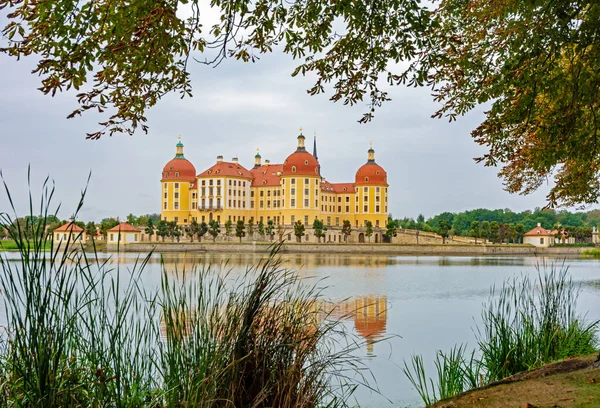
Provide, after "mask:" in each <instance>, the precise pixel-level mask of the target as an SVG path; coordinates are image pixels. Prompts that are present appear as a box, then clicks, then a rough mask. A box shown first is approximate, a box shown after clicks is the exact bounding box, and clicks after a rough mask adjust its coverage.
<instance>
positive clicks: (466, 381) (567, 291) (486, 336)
mask: <svg viewBox="0 0 600 408" xmlns="http://www.w3.org/2000/svg"><path fill="white" fill-rule="evenodd" d="M536 268H537V278H536V279H534V280H532V279H530V278H529V277H528V276H526V275H524V276H521V277H520V278H515V279H512V280H509V281H507V282H505V283H504V284H503V285H502V287H501V288H500V289H496V288H492V290H491V292H490V296H489V300H488V302H487V303H486V304H485V305H484V308H483V312H482V325H481V326H480V327H478V328H477V329H476V335H477V345H478V350H477V351H472V352H471V353H468V352H467V351H466V347H464V346H455V347H454V348H453V349H452V350H451V351H450V352H449V353H448V354H444V353H442V352H439V351H438V353H437V355H436V360H435V367H436V371H437V380H436V381H435V382H434V380H432V379H431V378H428V377H427V375H426V372H425V368H424V364H423V359H422V357H421V356H419V355H416V356H412V357H411V364H410V365H409V364H408V363H407V362H406V361H405V362H404V370H403V371H404V373H405V375H406V376H407V377H408V379H409V381H410V382H411V383H412V384H413V386H414V387H415V389H416V390H417V392H418V393H419V395H420V396H421V399H422V400H423V402H424V403H425V405H431V404H433V403H435V402H437V401H439V400H443V399H446V398H450V397H452V396H454V395H457V394H459V393H461V392H464V391H467V390H469V389H472V388H475V387H478V386H482V385H486V384H489V383H491V382H494V381H499V380H502V379H504V378H506V377H509V376H511V375H514V374H517V373H519V372H523V371H527V370H531V369H533V368H537V367H539V366H541V365H543V364H547V363H549V362H553V361H557V360H561V359H564V358H567V357H570V356H577V355H585V354H590V353H593V352H594V351H595V350H596V348H597V346H598V339H597V331H598V325H599V323H600V322H599V321H593V322H588V321H586V319H585V318H584V317H582V316H579V315H577V313H576V305H577V298H578V296H579V292H580V287H579V286H578V285H576V284H575V283H574V282H573V281H572V279H571V278H570V276H569V272H568V269H569V268H568V266H566V265H565V263H564V262H563V263H560V264H557V263H551V264H546V263H543V264H542V265H538V266H537V267H536ZM476 356H477V357H476Z"/></svg>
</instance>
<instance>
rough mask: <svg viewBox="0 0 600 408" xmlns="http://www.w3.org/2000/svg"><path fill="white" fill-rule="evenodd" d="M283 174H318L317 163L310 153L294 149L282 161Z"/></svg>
mask: <svg viewBox="0 0 600 408" xmlns="http://www.w3.org/2000/svg"><path fill="white" fill-rule="evenodd" d="M292 170H295V171H292ZM283 174H285V175H286V176H291V175H298V176H318V175H319V163H318V162H317V159H315V156H313V155H312V154H310V153H308V152H306V151H295V152H294V153H292V154H290V155H289V156H288V157H287V159H285V161H284V162H283Z"/></svg>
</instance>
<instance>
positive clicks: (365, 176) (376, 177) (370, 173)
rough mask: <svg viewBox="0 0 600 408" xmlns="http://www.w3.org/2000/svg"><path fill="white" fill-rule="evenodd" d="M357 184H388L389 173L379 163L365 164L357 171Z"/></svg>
mask: <svg viewBox="0 0 600 408" xmlns="http://www.w3.org/2000/svg"><path fill="white" fill-rule="evenodd" d="M355 184H357V185H358V184H362V185H367V184H369V185H373V184H378V185H386V186H387V185H388V183H387V173H386V171H385V170H384V169H383V167H381V166H380V165H379V164H376V163H366V164H363V165H362V166H361V167H360V168H359V169H358V171H357V172H356V178H355Z"/></svg>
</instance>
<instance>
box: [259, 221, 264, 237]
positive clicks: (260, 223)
mask: <svg viewBox="0 0 600 408" xmlns="http://www.w3.org/2000/svg"><path fill="white" fill-rule="evenodd" d="M258 235H260V236H261V237H264V236H265V224H263V222H262V220H260V221H258Z"/></svg>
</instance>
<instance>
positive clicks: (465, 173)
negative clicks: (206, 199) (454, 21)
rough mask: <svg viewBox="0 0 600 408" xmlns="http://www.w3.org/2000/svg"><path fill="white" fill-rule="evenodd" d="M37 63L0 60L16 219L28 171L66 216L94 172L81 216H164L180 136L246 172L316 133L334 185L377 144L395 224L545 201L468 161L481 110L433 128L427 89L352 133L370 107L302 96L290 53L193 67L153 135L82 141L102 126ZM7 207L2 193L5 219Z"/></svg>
mask: <svg viewBox="0 0 600 408" xmlns="http://www.w3.org/2000/svg"><path fill="white" fill-rule="evenodd" d="M0 23H1V21H0ZM35 63H36V60H35V58H30V59H28V58H25V59H23V60H20V61H16V60H14V59H12V58H9V57H7V56H5V55H3V54H0V72H1V73H2V75H0V104H1V106H2V109H0V169H1V171H2V177H3V179H4V181H5V182H6V183H7V184H8V186H9V189H10V194H11V196H12V199H13V201H14V203H15V206H16V207H17V210H18V213H19V214H20V215H22V214H25V213H26V212H27V202H28V201H27V200H28V185H27V171H28V166H31V174H32V187H31V190H32V191H33V193H34V197H35V199H36V200H37V199H39V192H40V191H41V183H42V181H43V180H44V179H45V178H46V177H47V176H49V177H50V178H51V180H53V181H54V183H55V194H54V204H55V205H58V204H59V203H60V204H61V208H60V212H59V216H60V217H61V218H68V217H70V216H71V215H72V214H73V212H74V211H75V208H76V206H77V204H78V202H79V199H80V197H81V191H82V189H84V188H86V183H87V179H88V176H90V175H91V178H90V182H89V185H87V193H86V196H85V201H84V206H83V208H82V209H81V211H80V213H79V217H78V218H79V219H82V220H84V221H99V220H101V219H102V218H105V217H110V216H119V217H121V218H124V217H125V216H126V215H127V214H129V213H133V214H137V215H140V214H147V213H155V212H159V211H160V203H161V200H160V176H161V171H162V168H163V166H164V165H165V164H166V163H167V162H168V161H169V160H170V159H172V158H173V157H174V155H175V144H176V143H177V137H178V136H179V135H181V137H182V142H183V144H184V145H185V156H186V158H187V159H189V160H190V161H191V162H192V163H193V164H194V166H195V167H196V170H197V172H198V173H200V172H202V171H203V170H205V169H206V168H208V167H210V166H211V165H212V164H214V162H215V160H216V157H217V156H218V155H223V156H224V158H225V160H230V159H231V158H232V157H239V160H240V163H241V164H242V165H244V166H245V167H246V168H251V167H252V165H253V160H254V155H255V153H256V148H257V147H258V148H260V153H261V156H262V158H263V160H265V159H269V160H271V163H281V162H283V161H284V160H285V158H286V157H287V156H288V155H289V154H291V153H292V152H293V151H294V150H295V148H296V143H297V141H296V137H297V135H298V133H299V128H300V127H302V128H303V129H304V132H303V133H304V134H305V135H306V136H307V142H308V143H309V144H310V146H311V147H312V136H313V134H316V136H317V145H318V156H319V161H320V164H321V169H322V175H323V176H324V177H325V178H326V179H327V180H328V181H331V182H352V181H353V180H354V175H355V173H356V171H357V169H358V168H359V167H360V166H361V165H362V164H364V163H365V162H366V160H367V150H368V148H369V142H371V141H372V142H373V148H374V149H375V159H376V161H377V163H378V164H380V165H381V166H382V167H383V168H384V169H385V170H386V171H387V173H388V182H389V184H390V188H389V202H390V204H389V210H390V212H391V213H392V214H393V216H394V218H403V217H413V218H416V217H417V215H418V214H424V215H425V217H431V216H433V215H435V214H438V213H441V212H444V211H451V212H459V211H465V210H469V209H475V208H490V209H495V208H510V209H512V210H515V211H523V210H526V209H533V208H535V207H543V206H544V205H545V204H546V200H545V196H546V194H547V192H548V190H549V188H550V187H549V186H548V185H545V186H543V187H542V188H541V189H540V190H539V191H537V192H536V193H534V194H532V195H529V196H521V195H514V194H509V193H507V192H505V191H504V190H503V188H502V180H501V179H499V178H498V177H497V172H498V170H499V169H497V168H486V167H484V166H483V165H481V164H476V163H475V161H474V160H473V158H474V157H478V156H481V155H482V154H483V153H485V148H483V147H481V146H479V145H477V144H476V143H475V142H474V141H473V140H472V139H471V136H470V132H471V130H472V129H474V128H475V127H476V126H477V125H478V124H479V123H480V122H481V121H482V120H483V113H482V112H483V109H482V108H477V109H475V110H473V111H472V112H470V113H469V114H467V115H466V116H464V117H461V118H459V119H458V121H456V122H452V123H449V122H448V121H447V120H443V119H442V120H440V119H431V114H432V113H434V112H435V111H436V110H437V109H438V107H439V106H438V105H437V104H436V103H434V102H433V101H432V97H431V95H430V91H429V90H428V89H426V88H406V87H393V88H390V89H389V92H390V96H391V98H392V101H390V102H387V103H385V104H384V106H383V107H381V108H379V109H378V110H377V111H376V113H375V118H374V120H373V121H372V122H370V123H367V124H359V123H358V120H359V119H360V118H361V116H362V114H363V113H364V112H366V111H367V106H366V105H357V106H354V107H350V106H344V105H342V104H341V103H333V102H331V101H329V99H328V98H329V96H330V95H331V89H329V90H328V91H329V92H328V93H327V94H325V95H319V96H310V95H308V94H307V92H306V89H308V88H310V87H311V86H312V84H313V79H314V78H310V77H296V78H292V77H291V72H292V71H293V69H294V67H295V66H296V63H295V62H294V61H293V60H292V58H291V57H289V56H287V55H283V54H279V53H276V54H270V55H263V56H262V57H261V59H260V60H259V61H258V62H256V63H243V62H240V61H235V60H225V61H224V62H223V63H222V64H221V65H220V66H219V67H217V68H211V67H207V66H205V65H200V64H196V63H192V64H191V66H190V71H191V80H192V87H193V93H194V96H193V97H192V98H185V99H180V98H179V96H177V95H168V96H167V97H165V98H163V99H162V100H161V101H159V103H158V104H157V105H156V106H155V107H154V108H152V109H151V110H149V111H148V112H147V118H148V123H147V124H148V125H149V127H150V129H149V132H148V134H144V133H143V132H141V131H139V132H138V133H136V134H135V135H134V136H129V135H114V136H112V137H109V136H108V135H106V136H104V137H103V138H101V139H100V140H97V141H92V140H86V139H85V135H86V132H91V131H95V130H97V129H99V127H98V125H97V121H98V119H99V118H98V117H97V116H92V115H86V114H84V115H83V117H78V118H75V119H66V116H67V115H68V114H69V113H70V112H71V111H72V110H73V109H75V108H76V107H77V104H76V99H75V94H74V93H73V92H67V93H62V94H57V95H56V96H55V97H51V96H47V95H43V94H42V93H41V92H40V91H38V90H37V88H38V87H39V86H40V83H39V78H38V77H37V76H35V75H32V74H31V70H32V69H33V67H34V66H35ZM8 210H10V207H9V203H8V200H7V197H6V194H5V193H4V191H1V192H0V212H2V211H8Z"/></svg>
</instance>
